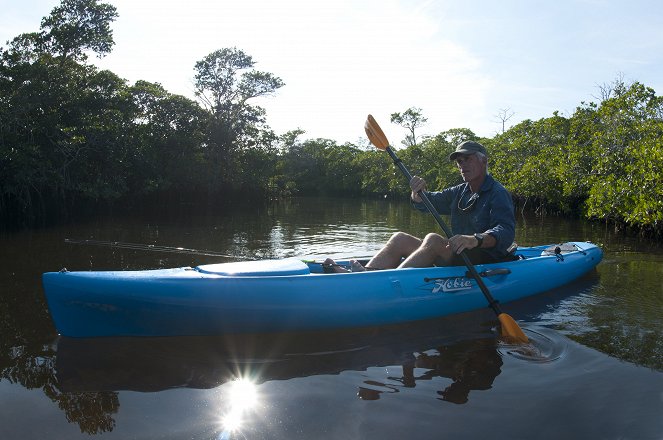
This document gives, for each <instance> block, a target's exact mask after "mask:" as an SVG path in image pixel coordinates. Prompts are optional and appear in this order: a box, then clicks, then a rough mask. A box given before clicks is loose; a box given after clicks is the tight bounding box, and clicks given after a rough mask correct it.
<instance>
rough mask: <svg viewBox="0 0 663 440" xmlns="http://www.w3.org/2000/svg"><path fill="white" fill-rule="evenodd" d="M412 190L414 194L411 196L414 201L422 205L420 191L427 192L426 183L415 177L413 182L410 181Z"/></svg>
mask: <svg viewBox="0 0 663 440" xmlns="http://www.w3.org/2000/svg"><path fill="white" fill-rule="evenodd" d="M410 189H411V190H412V194H410V197H411V198H412V200H413V201H415V202H416V203H421V202H422V200H421V197H419V191H426V181H425V180H424V179H422V178H421V177H419V176H413V177H412V180H410Z"/></svg>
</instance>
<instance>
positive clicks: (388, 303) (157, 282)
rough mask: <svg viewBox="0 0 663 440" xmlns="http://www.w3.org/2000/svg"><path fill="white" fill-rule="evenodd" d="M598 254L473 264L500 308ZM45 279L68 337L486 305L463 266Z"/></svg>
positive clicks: (579, 270) (255, 266)
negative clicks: (340, 271) (332, 271)
mask: <svg viewBox="0 0 663 440" xmlns="http://www.w3.org/2000/svg"><path fill="white" fill-rule="evenodd" d="M602 257H603V252H602V251H601V249H600V248H599V247H598V246H596V245H594V244H591V243H584V242H570V243H564V244H560V245H547V246H536V247H524V248H520V249H518V250H517V251H516V252H515V254H514V261H509V262H505V263H498V264H484V265H477V266H476V269H477V271H478V272H479V274H480V275H481V276H482V277H483V280H484V282H485V284H486V286H487V287H488V289H489V290H490V292H491V293H492V295H493V297H495V299H496V300H498V301H499V302H500V303H502V304H504V303H507V302H509V301H513V300H517V299H520V298H524V297H527V296H531V295H536V294H538V293H542V292H545V291H547V290H550V289H554V288H556V287H559V286H562V285H564V284H566V283H569V282H571V281H573V280H575V279H577V278H579V277H581V276H582V275H584V274H585V273H587V272H588V271H590V270H592V269H594V267H596V265H597V264H598V263H599V262H600V261H601V259H602ZM516 258H517V259H516ZM338 263H339V264H341V265H349V262H348V261H338ZM42 279H43V286H44V290H45V293H46V299H47V301H48V307H49V309H50V312H51V316H52V318H53V321H54V323H55V326H56V328H57V331H58V333H60V334H61V335H63V336H68V337H100V336H188V335H218V334H224V333H263V332H281V331H307V330H322V329H339V328H352V327H366V326H379V325H388V324H398V323H404V322H409V321H416V320H423V319H430V318H436V317H441V316H446V315H451V314H455V313H462V312H467V311H470V310H475V309H480V308H484V307H486V306H487V303H486V299H485V297H484V296H483V294H482V292H481V290H480V289H479V287H478V286H477V283H476V281H475V280H474V279H473V278H472V277H471V276H470V275H469V274H468V273H467V268H466V267H465V266H454V267H428V268H408V269H388V270H378V271H366V272H348V273H325V272H324V271H323V267H322V264H321V263H320V262H315V261H302V260H300V259H296V258H287V259H281V260H261V261H248V262H233V263H221V264H210V265H201V266H197V267H181V268H175V269H156V270H142V271H87V272H83V271H81V272H69V271H65V270H62V271H60V272H48V273H45V274H43V278H42Z"/></svg>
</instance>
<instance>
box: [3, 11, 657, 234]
mask: <svg viewBox="0 0 663 440" xmlns="http://www.w3.org/2000/svg"><path fill="white" fill-rule="evenodd" d="M116 18H117V12H116V9H115V7H114V6H111V5H109V4H105V3H102V2H99V1H98V0H62V3H61V4H60V5H59V6H58V7H56V8H54V9H53V10H52V11H51V13H50V15H48V16H47V17H45V18H44V19H43V20H42V22H41V27H40V29H39V30H38V31H37V32H32V33H24V34H21V35H19V36H17V37H16V38H14V39H13V40H12V41H11V42H9V43H8V47H7V48H3V49H2V50H0V214H1V215H2V221H3V222H7V221H9V220H11V218H10V217H12V216H13V217H14V220H18V221H22V222H24V221H26V220H29V219H30V218H46V217H50V216H53V215H54V214H57V213H58V212H64V213H66V212H67V211H68V210H71V209H72V207H74V206H76V205H77V204H79V203H90V202H105V203H106V202H110V201H127V200H131V199H132V198H133V197H136V196H139V197H150V196H153V195H161V194H168V193H174V194H190V193H191V192H196V193H199V194H206V195H208V196H209V197H210V198H213V197H215V195H217V194H219V193H223V194H233V193H235V194H241V195H242V196H244V197H246V196H249V195H250V196H254V195H259V196H268V197H275V196H278V197H280V196H288V195H292V194H332V195H348V196H359V195H392V196H395V197H407V194H408V192H409V188H408V186H407V182H405V181H404V179H403V176H402V175H401V173H400V172H399V171H398V169H397V168H395V167H394V165H393V163H392V161H391V159H390V158H389V156H388V155H386V154H385V153H383V152H381V151H378V150H376V149H373V148H369V149H366V148H362V147H361V146H357V145H353V144H343V145H339V144H337V143H336V142H335V141H332V140H329V139H307V140H301V139H300V138H301V137H302V136H303V135H304V134H305V132H304V131H303V130H301V129H297V130H293V131H290V132H288V133H285V134H283V135H281V136H277V135H276V134H275V133H274V132H273V131H272V130H271V129H270V128H269V126H268V125H267V124H266V113H265V110H264V109H263V108H261V107H259V106H257V105H255V104H254V99H255V98H258V97H261V96H266V95H270V94H273V93H274V92H275V91H276V90H278V89H279V88H281V87H283V85H284V83H283V81H282V80H281V79H280V78H278V77H276V76H274V75H273V74H271V73H268V72H260V71H257V70H255V69H254V68H253V67H254V65H255V62H254V61H253V59H252V58H251V56H249V55H248V54H246V53H244V52H243V51H241V50H239V49H237V48H226V49H220V50H217V51H215V52H212V53H211V54H209V55H208V56H206V57H205V58H203V59H202V60H200V61H199V62H197V63H196V65H195V71H196V75H195V86H196V95H197V97H198V99H199V100H200V102H196V101H193V100H190V99H188V98H185V97H183V96H179V95H174V94H171V93H169V92H168V91H167V90H165V89H164V88H163V87H162V86H161V85H160V84H154V83H150V82H147V81H138V82H136V83H135V84H134V85H129V84H127V82H126V81H125V80H124V79H122V78H120V77H118V76H117V75H115V74H114V73H112V72H109V71H103V70H102V71H100V70H99V69H97V68H96V67H94V66H93V65H89V64H86V60H87V53H89V52H90V51H92V52H94V53H96V54H97V55H98V56H104V55H106V54H108V53H109V52H110V51H111V49H112V47H113V44H114V43H113V38H112V31H111V28H110V25H111V23H112V22H113V21H114V20H115V19H116ZM391 121H392V122H393V123H396V124H398V125H401V126H403V127H405V128H406V129H408V133H409V134H408V135H407V137H406V139H405V140H404V141H403V142H402V143H403V145H405V148H403V149H401V150H400V151H399V156H400V157H401V159H402V160H403V161H404V162H405V163H406V164H407V166H408V168H409V169H410V170H411V172H412V173H413V174H417V175H420V176H422V177H424V178H425V179H426V180H427V182H428V183H429V188H430V189H437V188H444V187H448V186H451V185H455V184H457V183H459V182H460V177H459V174H458V170H457V169H456V167H455V165H454V164H453V163H451V162H450V161H449V160H448V159H447V158H448V156H449V154H450V153H451V152H452V151H453V150H454V148H455V146H456V145H457V144H459V143H460V142H462V141H464V140H478V141H480V142H482V143H484V144H485V145H486V147H487V148H488V151H489V155H490V157H489V159H490V161H489V166H490V171H491V172H492V174H493V175H494V176H495V177H496V178H497V179H498V180H499V181H501V182H502V183H503V184H504V185H505V186H506V187H507V188H508V189H509V190H510V191H511V192H512V193H513V194H514V196H516V197H517V198H518V200H520V201H521V203H522V204H523V205H525V206H527V205H528V204H530V206H532V205H533V206H535V207H536V208H537V209H547V210H554V211H559V212H565V213H577V214H582V215H585V216H587V217H592V218H597V219H604V220H610V221H615V222H618V223H624V224H628V225H631V226H633V227H636V228H640V229H642V230H648V231H653V232H655V233H657V234H662V235H663V226H662V225H663V165H661V164H662V163H663V145H662V143H663V98H661V97H658V96H656V93H655V92H654V90H653V89H651V88H648V87H646V86H644V85H642V84H639V83H637V82H636V83H633V84H630V85H627V84H625V83H624V82H623V81H622V80H621V79H618V80H616V81H615V82H613V83H612V84H611V85H609V86H604V87H603V89H602V101H601V102H599V103H591V102H590V103H584V102H583V103H581V105H579V106H578V108H577V109H576V110H575V112H574V113H573V114H572V115H571V116H570V117H564V116H561V115H559V114H558V113H557V112H554V113H553V115H552V116H551V117H548V118H543V119H540V120H538V121H531V120H525V121H522V122H521V123H519V124H517V125H515V126H513V127H511V128H510V129H509V130H506V131H503V132H502V133H500V134H498V135H496V136H495V137H493V138H490V139H479V138H478V137H477V136H476V135H475V134H474V133H473V132H472V131H471V130H469V129H466V128H457V129H451V130H447V131H444V132H442V133H439V134H438V135H436V136H432V137H425V138H423V139H422V140H420V141H419V142H418V141H417V137H416V132H415V130H416V129H418V128H419V127H420V126H422V125H423V124H424V123H425V122H426V118H425V117H424V116H423V114H422V111H421V109H418V108H414V107H412V108H410V109H408V110H406V111H405V112H403V113H393V114H392V115H391ZM210 200H211V199H210Z"/></svg>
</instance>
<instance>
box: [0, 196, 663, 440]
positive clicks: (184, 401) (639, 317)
mask: <svg viewBox="0 0 663 440" xmlns="http://www.w3.org/2000/svg"><path fill="white" fill-rule="evenodd" d="M429 217H430V216H426V215H424V214H421V213H418V212H415V211H412V210H411V209H410V208H409V205H408V204H407V203H400V202H390V201H348V200H338V199H297V200H291V201H286V202H281V203H275V204H273V205H270V206H267V207H243V208H242V207H233V208H232V209H230V208H226V209H223V208H220V209H218V210H217V212H212V211H207V212H202V210H201V209H200V208H199V207H196V206H191V207H188V208H180V209H173V210H172V211H171V212H159V213H153V212H152V213H146V212H144V213H135V212H134V213H129V214H123V215H120V214H118V215H115V216H111V217H104V218H100V219H96V220H94V221H86V222H81V223H76V224H70V225H66V226H58V227H53V228H48V229H42V230H36V231H23V232H18V233H4V234H3V235H1V236H0V249H1V253H0V262H1V263H2V266H1V267H2V269H1V270H0V331H1V333H0V439H3V440H4V439H44V438H48V439H78V438H81V439H83V438H84V439H90V438H100V439H101V438H117V439H226V438H228V439H230V438H238V439H400V438H418V439H438V438H470V439H474V438H508V439H533V438H536V439H558V438H568V439H662V438H663V281H662V280H663V248H662V247H661V246H660V245H657V244H655V243H652V242H650V241H649V240H645V239H638V238H637V237H626V236H623V235H621V234H615V233H614V232H613V231H612V230H611V229H610V228H607V227H606V226H605V225H603V224H593V223H587V222H580V221H568V220H561V219H557V218H551V217H548V218H544V219H537V218H524V217H522V218H518V230H517V234H516V237H517V240H518V242H519V243H520V244H521V245H535V244H547V243H559V242H563V241H569V240H576V241H585V240H590V241H593V242H595V243H597V244H600V245H601V246H602V247H603V249H604V251H605V257H604V260H603V262H602V263H601V264H600V265H599V266H598V268H597V270H596V271H594V272H592V273H590V274H588V275H587V276H585V277H583V278H582V279H580V280H578V281H576V282H574V283H573V284H571V285H567V286H565V287H563V288H561V289H557V290H555V291H551V292H548V293H546V294H542V295H538V296H536V297H533V298H529V299H527V300H523V301H519V302H515V303H510V304H504V305H503V308H504V311H505V312H507V313H508V314H510V315H511V316H512V317H513V318H515V319H516V320H518V321H519V323H520V324H521V326H522V327H523V328H524V329H525V331H526V332H527V334H528V336H530V338H531V340H532V345H531V346H530V347H528V348H527V349H523V348H521V347H517V346H516V347H514V346H508V345H505V344H504V343H503V342H501V341H500V340H499V339H498V338H497V337H496V334H495V326H496V321H495V318H494V316H493V315H492V312H490V311H489V310H488V309H486V310H482V311H477V312H473V313H468V314H464V315H460V316H453V317H448V318H444V319H439V320H433V321H427V322H421V323H416V324H408V325H401V326H394V327H387V328H371V329H362V330H347V331H342V332H333V333H332V332H324V333H314V334H283V335H269V336H265V335H261V336H259V337H252V336H243V337H236V336H235V337H223V336H218V337H206V338H191V337H187V338H184V337H183V338H107V339H93V340H76V339H69V338H58V336H57V334H56V333H55V330H54V328H53V325H52V323H51V320H50V316H49V313H48V309H47V307H46V303H45V300H44V296H43V291H42V288H41V284H40V275H41V273H42V272H45V271H53V270H59V269H61V268H63V267H66V268H68V269H69V270H88V269H94V270H103V269H148V268H161V267H178V266H188V265H198V264H204V263H215V262H224V261H231V260H230V259H226V258H222V257H212V256H199V255H198V256H197V255H191V254H184V253H173V252H162V251H160V252H155V251H152V252H148V251H143V250H137V249H126V248H117V247H115V248H111V247H107V246H92V245H77V244H66V243H65V239H94V240H103V241H119V242H123V243H142V244H151V245H158V246H176V247H178V246H179V247H183V248H189V249H199V250H201V249H204V250H214V251H216V252H220V253H224V254H228V255H232V256H234V257H235V259H240V258H263V257H281V256H298V257H302V258H304V257H306V258H320V257H326V256H332V257H333V256H336V257H340V256H365V255H370V254H371V253H373V252H374V251H375V250H376V249H378V248H379V247H380V245H381V244H382V243H383V242H384V241H385V240H386V239H387V238H388V237H389V235H390V234H391V233H392V232H394V231H396V230H405V231H408V232H410V233H413V234H416V235H423V234H424V233H426V232H428V231H435V230H437V225H436V224H435V223H434V221H433V220H432V219H431V218H429Z"/></svg>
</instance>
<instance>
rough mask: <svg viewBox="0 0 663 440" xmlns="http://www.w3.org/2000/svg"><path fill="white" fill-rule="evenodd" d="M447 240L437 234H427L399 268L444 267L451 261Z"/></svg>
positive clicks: (450, 251)
mask: <svg viewBox="0 0 663 440" xmlns="http://www.w3.org/2000/svg"><path fill="white" fill-rule="evenodd" d="M447 243H448V240H447V239H446V238H444V237H442V236H441V235H439V234H428V235H426V237H425V238H424V240H423V242H422V243H421V246H419V247H418V248H417V249H416V250H415V251H414V252H412V254H410V256H408V257H407V258H406V259H405V261H403V263H402V264H401V265H400V266H399V267H430V266H433V265H435V264H438V265H441V264H443V265H446V264H448V263H449V262H450V261H451V257H452V253H453V251H452V250H451V248H450V247H448V246H447Z"/></svg>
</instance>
